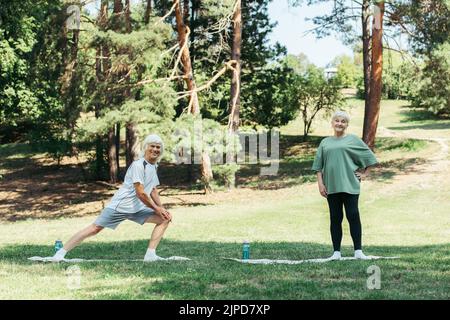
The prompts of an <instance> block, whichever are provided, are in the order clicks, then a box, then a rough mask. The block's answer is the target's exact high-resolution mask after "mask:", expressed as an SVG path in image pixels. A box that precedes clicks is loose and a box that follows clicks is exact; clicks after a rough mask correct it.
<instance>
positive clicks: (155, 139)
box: [141, 134, 164, 161]
mask: <svg viewBox="0 0 450 320" xmlns="http://www.w3.org/2000/svg"><path fill="white" fill-rule="evenodd" d="M152 143H157V144H159V145H161V154H160V155H159V158H158V161H159V160H161V158H162V155H163V153H164V142H163V141H162V139H161V137H160V136H158V135H157V134H149V135H148V136H147V137H145V139H144V142H143V143H142V150H141V157H144V156H145V151H147V148H148V146H149V145H150V144H152Z"/></svg>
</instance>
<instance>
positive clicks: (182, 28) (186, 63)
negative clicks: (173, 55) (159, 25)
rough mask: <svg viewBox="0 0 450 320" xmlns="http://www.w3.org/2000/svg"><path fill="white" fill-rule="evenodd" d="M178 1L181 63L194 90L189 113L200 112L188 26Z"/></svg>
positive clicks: (177, 12)
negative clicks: (187, 36) (188, 41)
mask: <svg viewBox="0 0 450 320" xmlns="http://www.w3.org/2000/svg"><path fill="white" fill-rule="evenodd" d="M174 2H176V5H175V18H176V23H177V32H178V42H179V45H180V49H181V50H182V53H181V63H182V64H183V69H184V80H185V82H186V85H187V88H188V90H189V91H193V92H192V94H191V97H190V101H189V113H192V114H199V113H200V106H199V103H198V95H197V92H196V91H195V89H197V85H196V84H195V80H194V73H193V70H192V64H191V56H190V53H189V45H188V44H187V43H186V42H187V40H188V39H187V38H186V33H187V28H186V25H185V24H184V21H183V16H182V13H181V10H180V3H179V1H178V0H174Z"/></svg>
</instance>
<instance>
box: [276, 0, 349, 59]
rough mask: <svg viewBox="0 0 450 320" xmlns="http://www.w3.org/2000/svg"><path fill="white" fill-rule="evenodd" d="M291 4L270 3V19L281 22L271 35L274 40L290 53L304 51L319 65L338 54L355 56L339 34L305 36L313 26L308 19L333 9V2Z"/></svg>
mask: <svg viewBox="0 0 450 320" xmlns="http://www.w3.org/2000/svg"><path fill="white" fill-rule="evenodd" d="M288 4H289V0H273V1H272V2H271V3H270V4H269V7H268V9H269V10H268V11H269V16H270V19H271V21H272V22H277V23H278V25H277V26H276V27H275V28H274V29H273V32H272V34H271V35H270V40H271V42H272V43H274V42H279V43H280V44H282V45H284V46H285V47H286V48H287V51H288V53H291V54H295V55H297V54H299V53H300V52H302V53H304V54H306V55H307V57H308V59H309V61H311V62H312V63H314V64H315V65H317V66H320V67H325V66H326V65H327V64H328V63H329V62H331V60H333V58H334V57H336V56H338V55H342V54H347V55H349V56H353V52H352V50H351V48H350V47H346V46H344V45H343V44H342V42H341V41H339V39H338V38H337V37H336V36H333V35H332V36H329V37H326V38H323V39H316V37H315V35H314V34H308V35H304V33H305V32H306V31H307V30H310V29H312V28H313V27H314V24H313V23H312V21H305V18H313V17H315V16H318V15H323V14H326V13H329V12H331V7H330V5H332V2H328V3H325V4H320V5H314V6H306V5H305V4H303V5H302V6H301V7H292V6H289V5H288Z"/></svg>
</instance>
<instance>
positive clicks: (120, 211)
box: [53, 134, 172, 261]
mask: <svg viewBox="0 0 450 320" xmlns="http://www.w3.org/2000/svg"><path fill="white" fill-rule="evenodd" d="M163 151H164V143H163V141H162V140H161V138H160V137H159V136H158V135H156V134H151V135H149V136H147V137H146V138H145V140H144V143H143V148H142V152H141V158H139V159H138V160H135V161H134V162H133V163H132V164H131V165H130V167H129V168H128V170H127V173H126V174H125V178H124V182H123V185H122V186H121V187H120V189H119V190H118V191H117V192H116V193H115V194H114V196H113V197H112V199H111V201H110V202H109V203H108V205H107V206H106V207H105V208H104V209H103V211H102V212H101V214H100V215H99V216H98V217H97V219H96V220H95V221H94V223H92V224H91V225H89V226H87V227H86V228H84V229H82V230H81V231H79V232H78V233H76V234H75V235H73V236H72V238H70V240H69V241H68V242H67V243H66V244H65V246H64V247H63V248H61V249H60V250H58V251H57V252H56V254H55V255H54V256H53V261H61V260H63V259H64V257H65V255H66V253H67V252H69V251H70V250H72V249H73V248H74V247H76V246H77V245H79V244H80V243H81V242H82V241H83V240H84V239H86V238H88V237H90V236H94V235H96V234H97V233H99V232H100V231H102V230H103V229H104V228H110V229H115V228H116V227H117V226H118V225H119V224H120V223H121V222H122V221H124V220H126V219H128V220H131V221H134V222H136V223H139V224H141V225H143V224H144V223H153V224H155V227H154V229H153V232H152V235H151V238H150V242H149V245H148V249H147V252H146V254H145V256H144V261H156V260H159V259H161V258H160V257H159V256H157V255H156V247H157V246H158V244H159V242H160V240H161V238H162V236H163V234H164V232H165V231H166V229H167V227H168V225H169V222H170V221H172V215H171V214H170V212H169V211H167V210H166V209H165V208H164V207H163V205H162V203H161V200H160V198H159V193H158V190H157V188H156V187H157V186H158V185H159V179H158V175H157V173H156V168H157V163H158V161H159V160H160V159H161V157H162V154H163Z"/></svg>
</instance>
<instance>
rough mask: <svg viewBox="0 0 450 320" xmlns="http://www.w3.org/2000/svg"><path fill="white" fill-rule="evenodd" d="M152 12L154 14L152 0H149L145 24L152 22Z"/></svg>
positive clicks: (146, 7)
mask: <svg viewBox="0 0 450 320" xmlns="http://www.w3.org/2000/svg"><path fill="white" fill-rule="evenodd" d="M151 14H152V0H147V5H146V6H145V13H144V23H145V24H148V23H149V22H150V15H151Z"/></svg>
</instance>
